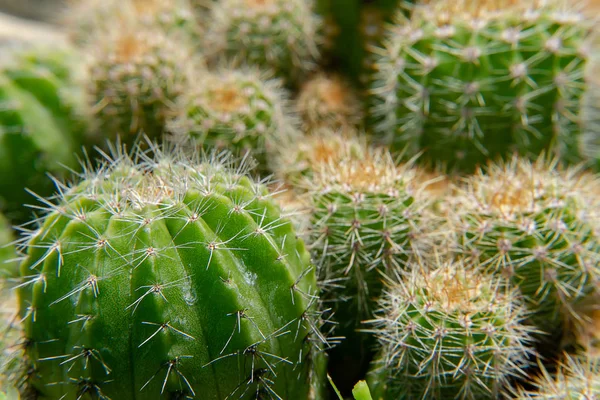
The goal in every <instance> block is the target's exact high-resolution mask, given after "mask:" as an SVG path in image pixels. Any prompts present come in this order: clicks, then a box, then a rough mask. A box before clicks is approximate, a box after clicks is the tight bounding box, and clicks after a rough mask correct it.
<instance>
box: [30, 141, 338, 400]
mask: <svg viewBox="0 0 600 400" xmlns="http://www.w3.org/2000/svg"><path fill="white" fill-rule="evenodd" d="M149 146H150V150H151V152H150V151H141V150H138V151H137V152H136V153H135V154H134V155H133V157H129V156H127V155H126V154H124V153H123V151H114V155H113V156H107V157H106V158H107V161H105V162H104V163H101V164H100V166H99V167H98V168H97V170H96V171H95V172H94V171H86V172H85V173H84V174H82V178H83V180H82V181H81V182H80V183H78V184H75V185H73V186H71V187H64V186H60V187H59V192H60V193H61V194H60V196H59V197H58V201H57V203H56V204H55V205H52V204H51V203H50V202H45V205H46V206H47V208H48V209H47V211H48V213H47V215H46V216H45V217H44V218H43V219H41V220H40V227H39V229H36V230H35V231H33V232H31V234H30V235H29V237H28V240H27V242H25V244H24V246H23V247H24V248H23V250H24V251H25V252H26V258H25V259H24V261H23V263H22V264H21V276H22V282H21V283H20V284H19V288H18V294H19V303H20V311H19V312H20V318H21V320H22V321H23V329H24V337H25V342H26V343H27V345H26V347H25V351H26V355H27V360H28V363H29V364H28V367H29V368H28V371H29V373H28V374H27V376H26V378H25V379H26V381H27V385H28V386H29V387H30V388H33V389H35V391H36V392H38V394H39V395H40V396H42V397H45V398H56V399H58V398H62V399H66V400H71V399H78V398H82V396H84V395H90V396H91V397H94V398H112V399H117V398H118V399H123V400H128V399H135V398H140V396H141V397H145V398H152V399H159V398H165V399H166V398H189V397H192V398H202V399H214V400H222V399H224V398H232V399H233V398H236V399H238V398H239V399H256V398H285V399H299V400H301V399H307V400H308V399H311V398H314V397H315V396H319V394H318V393H319V391H320V386H318V385H320V382H323V377H322V376H321V375H322V373H323V372H324V363H323V362H324V359H323V358H322V356H321V354H320V352H319V347H322V346H325V345H326V339H325V338H323V336H322V335H321V333H320V332H319V329H318V327H319V322H318V321H319V319H320V314H319V312H318V310H317V300H318V297H317V295H318V293H317V288H316V280H315V273H314V269H313V268H312V267H311V265H310V264H309V255H308V253H307V251H306V250H305V247H304V244H303V242H302V241H301V240H298V239H296V237H295V233H294V230H293V228H292V227H291V224H290V222H289V220H287V219H284V218H281V216H280V212H279V209H278V207H277V206H276V205H275V203H274V202H273V201H272V199H270V194H269V192H268V191H267V190H266V187H265V186H263V185H262V184H260V183H257V182H254V181H253V180H251V179H250V178H249V177H248V176H247V174H246V168H245V167H244V165H241V166H235V165H233V164H232V163H231V161H230V160H229V159H228V158H226V157H223V156H222V155H215V156H212V157H208V158H202V157H199V156H198V155H196V154H192V155H187V156H186V155H184V154H183V149H178V148H175V149H173V150H170V149H166V148H165V149H162V148H159V147H157V146H156V145H149ZM152 153H153V154H152Z"/></svg>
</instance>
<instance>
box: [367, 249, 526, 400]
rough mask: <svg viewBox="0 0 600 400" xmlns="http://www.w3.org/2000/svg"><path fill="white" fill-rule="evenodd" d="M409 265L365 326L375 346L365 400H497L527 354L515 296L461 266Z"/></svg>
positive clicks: (522, 373)
mask: <svg viewBox="0 0 600 400" xmlns="http://www.w3.org/2000/svg"><path fill="white" fill-rule="evenodd" d="M413 262H414V263H416V265H412V264H411V266H410V268H409V269H410V270H411V271H412V272H411V273H410V275H409V276H408V277H406V278H402V279H399V280H398V282H397V283H392V282H390V285H389V287H388V288H387V289H386V292H385V294H384V296H383V297H382V299H381V301H380V304H379V311H378V314H377V318H376V319H374V320H373V321H370V324H371V325H372V326H373V332H374V333H375V335H376V336H377V339H378V341H379V343H380V345H381V347H382V349H381V352H380V357H379V359H378V360H377V361H376V362H374V364H373V367H372V371H371V373H370V380H371V381H370V382H369V386H370V387H371V390H372V392H373V398H374V399H376V400H401V399H417V398H418V399H484V398H485V399H487V398H490V399H494V398H498V396H499V394H500V393H501V392H503V391H504V389H506V387H505V386H506V384H507V382H508V381H509V380H510V379H511V378H512V377H523V376H525V370H524V368H525V367H526V366H527V361H526V359H527V357H528V355H529V354H530V353H531V350H530V349H529V347H528V346H529V344H530V342H531V335H530V333H531V328H530V327H528V326H527V325H524V324H523V320H524V317H525V312H524V309H523V307H521V306H519V305H518V303H517V302H516V299H517V296H516V294H515V293H512V292H499V291H498V290H497V289H498V287H497V284H496V283H495V282H494V281H493V280H491V279H490V278H488V277H485V276H480V275H478V274H477V273H476V272H474V271H472V270H471V269H470V268H469V267H467V266H464V265H463V264H461V263H457V262H446V261H442V260H440V259H439V258H434V259H432V260H419V261H418V262H417V261H413Z"/></svg>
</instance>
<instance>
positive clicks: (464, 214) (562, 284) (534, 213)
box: [449, 157, 600, 333]
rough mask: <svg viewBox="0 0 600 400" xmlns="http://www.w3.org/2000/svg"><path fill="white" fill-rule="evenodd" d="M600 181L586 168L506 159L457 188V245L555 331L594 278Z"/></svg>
mask: <svg viewBox="0 0 600 400" xmlns="http://www.w3.org/2000/svg"><path fill="white" fill-rule="evenodd" d="M598 193H600V185H599V182H598V180H597V178H596V177H595V176H594V175H593V174H591V173H584V172H581V170H580V169H578V168H566V169H564V168H561V167H560V166H559V165H557V163H556V162H548V161H545V160H544V159H540V160H538V161H537V162H535V163H532V162H530V161H527V160H523V159H520V158H518V157H513V158H512V159H511V160H510V161H507V162H504V163H498V164H492V165H491V166H490V167H489V168H488V170H487V171H486V172H482V171H479V173H477V174H476V175H474V176H472V177H470V178H468V179H467V180H466V182H465V184H464V185H462V186H460V187H458V188H457V191H456V193H455V196H453V200H452V201H451V203H450V204H451V206H450V207H449V208H450V209H451V210H453V211H452V212H450V215H451V217H450V221H453V226H452V227H451V228H450V229H451V230H452V231H453V232H455V233H456V244H455V245H456V250H457V251H458V252H459V253H460V254H461V255H463V256H464V257H467V258H468V259H469V260H471V261H472V262H473V263H474V264H475V265H476V266H477V267H478V268H480V269H481V270H483V271H484V272H486V273H490V274H493V275H495V276H496V277H498V278H501V279H502V280H503V281H504V282H505V284H506V285H507V286H511V287H518V288H519V289H520V291H521V293H522V295H523V297H524V300H525V304H526V305H527V306H528V307H529V308H530V309H531V310H532V311H533V312H532V316H531V319H532V321H534V322H535V323H536V325H538V327H539V328H540V329H542V330H544V331H546V332H547V333H559V332H560V330H562V328H563V324H564V323H565V322H568V321H569V319H571V318H577V315H575V314H574V312H575V310H576V309H577V307H578V306H579V305H580V304H582V303H583V302H587V301H588V300H589V299H590V298H591V296H594V294H595V291H596V290H597V288H598V277H600V240H599V236H598V235H599V233H600V232H599V231H598V218H599V214H598V210H599V208H598V207H599V204H598Z"/></svg>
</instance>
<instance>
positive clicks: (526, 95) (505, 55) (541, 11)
mask: <svg viewBox="0 0 600 400" xmlns="http://www.w3.org/2000/svg"><path fill="white" fill-rule="evenodd" d="M538 3H539V4H538ZM541 3H543V2H542V1H532V2H522V3H518V4H515V2H513V1H511V0H505V1H494V2H492V1H487V2H486V1H483V2H469V1H450V0H444V1H441V2H431V5H428V6H423V7H418V8H416V9H415V10H414V13H413V15H412V18H411V19H410V20H406V19H405V18H404V16H403V15H402V14H400V16H399V19H401V20H402V21H404V22H401V23H398V24H396V25H395V26H394V27H393V28H392V29H391V30H390V32H389V34H388V36H387V38H386V45H385V48H383V49H378V50H377V51H376V57H377V58H378V60H377V61H376V65H375V67H376V70H377V72H376V77H375V79H374V81H373V83H372V84H371V88H370V89H371V95H370V96H369V97H370V99H369V102H370V113H371V116H372V118H373V121H372V130H373V132H374V133H375V134H376V135H377V136H378V137H379V138H380V139H381V140H382V141H384V142H387V143H390V144H392V145H393V146H394V147H395V148H397V149H405V148H408V149H410V151H411V153H412V152H421V151H424V157H423V158H422V159H423V161H426V162H428V163H429V164H444V166H445V167H447V168H450V169H458V170H465V171H472V170H474V168H475V166H476V165H478V164H484V163H485V162H486V160H487V159H489V158H496V157H500V156H505V155H506V154H508V153H510V152H514V151H517V152H519V153H521V154H522V155H527V156H530V155H537V154H539V153H540V152H541V151H542V150H546V151H552V152H553V153H554V154H557V155H558V156H560V157H561V158H562V159H564V160H565V161H567V162H578V161H580V160H581V159H582V156H583V154H582V151H581V150H582V149H581V136H582V135H581V132H582V130H585V129H586V128H585V127H583V126H582V120H581V115H580V108H581V103H582V99H583V97H584V93H585V70H586V68H587V66H588V65H589V64H590V57H591V51H590V48H591V47H590V45H589V41H588V40H587V39H588V37H589V32H590V31H591V27H592V26H593V23H592V22H591V21H590V20H588V19H587V18H586V17H584V14H580V13H578V12H577V11H576V10H575V9H574V8H573V7H571V6H570V5H569V6H566V7H561V6H560V4H561V2H546V3H547V4H541ZM564 3H566V2H564Z"/></svg>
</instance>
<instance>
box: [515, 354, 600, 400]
mask: <svg viewBox="0 0 600 400" xmlns="http://www.w3.org/2000/svg"><path fill="white" fill-rule="evenodd" d="M599 363H600V359H598V358H588V357H586V356H570V355H568V354H565V355H564V357H563V360H561V362H560V363H559V365H558V368H557V371H556V372H555V373H551V372H549V371H548V370H547V369H546V368H545V367H544V366H543V365H540V368H541V370H542V374H541V375H540V376H539V377H537V378H536V379H535V380H534V381H533V386H534V389H529V390H525V389H520V390H518V391H517V393H516V395H515V396H513V397H512V398H514V399H515V400H590V399H597V398H598V397H600V364H599Z"/></svg>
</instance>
